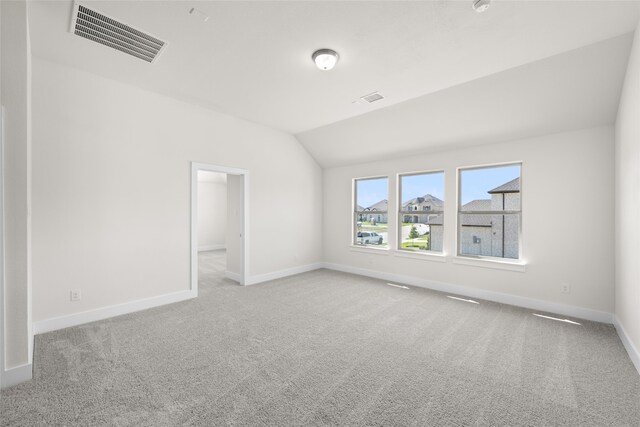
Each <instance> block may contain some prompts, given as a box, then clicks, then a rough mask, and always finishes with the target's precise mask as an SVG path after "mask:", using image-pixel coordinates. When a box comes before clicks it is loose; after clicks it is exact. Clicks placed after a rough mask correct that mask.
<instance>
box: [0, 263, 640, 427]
mask: <svg viewBox="0 0 640 427" xmlns="http://www.w3.org/2000/svg"><path fill="white" fill-rule="evenodd" d="M224 257H225V254H224V251H215V252H204V253H201V254H200V266H201V280H200V289H199V291H200V296H199V297H198V298H197V299H194V300H190V301H185V302H181V303H176V304H172V305H168V306H164V307H159V308H155V309H150V310H146V311H143V312H138V313H135V314H130V315H125V316H120V317H117V318H113V319H109V320H105V321H100V322H95V323H91V324H86V325H82V326H77V327H73V328H68V329H64V330H60V331H55V332H51V333H47V334H43V335H38V336H37V337H36V343H35V357H34V376H35V378H34V380H33V381H31V382H29V383H25V384H21V385H19V386H16V387H13V388H10V389H7V390H3V391H2V396H1V398H0V411H1V412H0V423H1V425H2V426H34V425H78V426H92V425H118V426H179V425H201V426H217V425H238V426H254V425H255V426H257V425H260V426H262V425H270V426H290V425H299V426H302V425H343V426H361V425H362V426H365V425H369V426H370V425H377V426H409V425H413V426H442V425H450V426H467V425H473V426H476V425H478V426H489V425H491V426H551V425H562V426H603V425H611V426H638V425H640V376H639V375H638V373H637V371H636V370H635V368H634V367H633V365H632V363H631V361H630V360H629V357H628V356H627V354H626V353H625V350H624V348H623V347H622V344H621V342H620V340H619V338H618V336H617V335H616V332H615V330H614V328H613V327H612V326H611V325H605V324H599V323H593V322H587V321H581V320H577V319H574V320H575V321H576V322H577V323H580V324H572V323H566V322H558V321H554V320H551V319H546V318H541V317H537V316H534V315H533V313H534V312H532V311H531V310H525V309H520V308H515V307H511V306H507V305H502V304H497V303H491V302H486V301H477V302H478V303H479V304H474V303H469V302H467V301H461V300H457V299H452V298H449V297H448V295H446V294H443V293H439V292H434V291H429V290H425V289H418V288H413V287H396V286H389V285H388V284H387V283H386V282H384V281H380V280H375V279H370V278H366V277H360V276H355V275H350V274H344V273H340V272H335V271H329V270H317V271H313V272H309V273H305V274H300V275H297V276H292V277H287V278H284V279H279V280H275V281H272V282H269V283H263V284H260V285H255V286H247V287H242V286H239V285H237V284H236V283H234V282H232V281H230V280H228V279H224V275H223V271H222V270H223V268H224V267H220V266H221V265H222V266H224Z"/></svg>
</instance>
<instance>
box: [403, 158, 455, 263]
mask: <svg viewBox="0 0 640 427" xmlns="http://www.w3.org/2000/svg"><path fill="white" fill-rule="evenodd" d="M437 173H441V174H442V178H443V188H442V194H443V197H446V190H445V189H446V179H447V175H446V173H445V171H444V170H443V169H435V170H427V171H419V172H404V173H399V174H398V176H397V178H396V179H397V183H398V191H397V195H398V197H397V200H398V217H397V219H396V223H397V227H396V230H397V231H396V232H397V236H398V238H397V239H396V240H397V244H396V249H397V250H398V251H402V253H406V254H411V253H415V254H430V255H443V254H444V237H443V242H442V245H443V247H442V250H441V251H435V250H432V249H428V250H424V251H415V250H412V249H404V248H403V247H402V223H403V222H404V216H405V215H409V216H411V217H413V216H414V215H425V212H427V213H428V214H429V215H440V214H441V215H442V219H443V220H442V227H443V229H444V212H445V207H444V202H445V200H442V202H443V205H442V210H440V211H439V210H433V209H430V210H424V209H423V210H418V207H417V206H416V207H415V208H416V209H415V210H407V211H403V210H402V177H405V176H415V175H430V174H437ZM443 236H444V230H443ZM429 239H431V235H430V236H429ZM429 244H431V240H429Z"/></svg>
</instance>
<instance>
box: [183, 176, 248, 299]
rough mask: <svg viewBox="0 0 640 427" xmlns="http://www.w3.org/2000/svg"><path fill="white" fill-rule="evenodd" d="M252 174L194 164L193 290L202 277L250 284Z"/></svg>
mask: <svg viewBox="0 0 640 427" xmlns="http://www.w3.org/2000/svg"><path fill="white" fill-rule="evenodd" d="M248 187H249V173H248V171H247V170H244V169H238V168H230V167H226V166H217V165H212V164H204V163H192V164H191V289H192V290H193V291H195V292H196V294H197V292H198V281H199V280H198V279H199V276H200V273H201V272H203V273H204V274H206V275H207V279H213V280H215V279H216V278H222V276H224V277H226V278H228V279H231V280H234V281H236V282H238V283H239V284H241V285H246V284H247V277H248V275H247V272H248V266H249V263H248V256H247V254H248V239H247V237H248V236H247V228H248V227H247V223H248V222H247V221H246V218H247V216H248V215H247V212H248V193H249V191H248Z"/></svg>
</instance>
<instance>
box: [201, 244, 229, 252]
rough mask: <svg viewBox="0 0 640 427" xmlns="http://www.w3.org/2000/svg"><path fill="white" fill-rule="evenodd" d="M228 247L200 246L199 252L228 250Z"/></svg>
mask: <svg viewBox="0 0 640 427" xmlns="http://www.w3.org/2000/svg"><path fill="white" fill-rule="evenodd" d="M226 248H227V247H226V246H225V245H204V246H198V252H205V251H218V250H220V249H226Z"/></svg>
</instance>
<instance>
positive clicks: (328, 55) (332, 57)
mask: <svg viewBox="0 0 640 427" xmlns="http://www.w3.org/2000/svg"><path fill="white" fill-rule="evenodd" d="M338 58H340V56H339V55H338V52H336V51H335V50H331V49H320V50H316V51H315V52H313V55H311V59H313V62H315V63H316V66H317V67H318V68H320V69H321V70H323V71H328V70H330V69H332V68H333V67H335V66H336V64H337V63H338Z"/></svg>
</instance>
